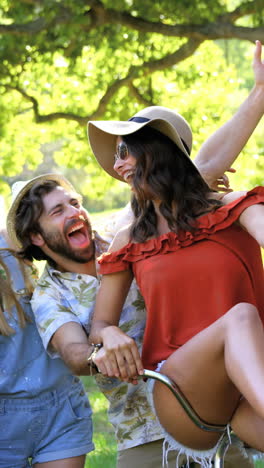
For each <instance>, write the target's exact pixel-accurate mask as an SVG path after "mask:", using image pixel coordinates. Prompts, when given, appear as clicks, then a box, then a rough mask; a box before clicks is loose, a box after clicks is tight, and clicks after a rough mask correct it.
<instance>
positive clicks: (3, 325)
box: [0, 248, 31, 336]
mask: <svg viewBox="0 0 264 468" xmlns="http://www.w3.org/2000/svg"><path fill="white" fill-rule="evenodd" d="M3 251H5V252H11V254H12V255H14V256H15V257H16V258H18V257H17V255H16V253H15V252H14V251H13V250H11V249H8V248H6V249H5V248H0V253H1V252H3ZM18 260H19V259H18ZM19 264H20V267H21V271H22V274H23V276H24V278H25V287H26V288H27V289H28V291H30V292H31V285H30V283H29V279H28V278H27V274H26V271H25V266H24V264H23V262H22V261H19ZM14 306H15V308H16V310H17V317H18V320H19V325H20V327H21V328H23V327H25V325H26V323H27V322H29V321H30V319H29V318H28V317H27V316H26V314H25V312H24V310H23V308H22V306H21V304H20V303H19V301H18V299H17V296H16V293H15V292H14V290H13V289H12V281H11V276H10V271H9V269H8V268H7V266H6V264H5V262H4V261H3V259H2V258H1V255H0V334H2V335H5V336H10V335H12V334H14V333H15V330H14V329H13V328H12V327H11V326H10V325H9V324H8V322H7V319H6V317H5V315H4V312H6V313H8V314H9V316H10V317H12V308H13V307H14Z"/></svg>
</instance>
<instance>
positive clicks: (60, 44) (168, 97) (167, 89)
mask: <svg viewBox="0 0 264 468" xmlns="http://www.w3.org/2000/svg"><path fill="white" fill-rule="evenodd" d="M90 5H92V6H90ZM241 5H243V2H242V1H240V0H216V1H214V2H211V1H210V0H190V1H188V2H182V1H181V0H174V1H171V0H161V1H159V2H153V1H152V0H144V2H142V1H141V0H115V1H113V0H103V1H101V2H100V1H99V0H94V1H93V2H89V1H88V2H87V1H86V0H79V1H78V2H76V1H74V0H63V1H62V0H56V1H54V0H47V1H45V2H42V1H40V0H37V1H35V2H32V1H29V0H19V1H18V0H8V1H7V0H1V2H0V26H1V25H2V29H1V32H0V36H1V37H0V39H1V41H0V95H1V101H0V102H1V104H0V111H1V113H0V136H1V148H0V178H1V179H2V180H3V181H4V182H11V181H13V180H14V178H27V177H30V176H33V175H34V174H35V173H40V172H41V171H42V172H48V171H50V170H57V171H62V172H63V173H64V174H65V175H66V176H67V177H69V178H70V179H71V180H72V182H73V183H74V184H77V189H78V190H79V191H81V192H83V193H84V196H85V203H86V205H87V206H88V208H89V209H90V210H91V211H98V210H102V209H104V208H107V209H110V208H115V207H118V206H120V205H122V204H124V203H125V202H126V201H127V200H128V198H129V190H128V189H127V188H126V186H125V185H124V184H122V183H119V182H117V181H114V180H112V179H111V178H110V177H109V176H107V175H106V174H105V173H104V172H103V171H101V170H100V168H99V167H98V165H97V163H96V161H95V159H94V157H93V155H92V153H91V150H90V148H89V145H88V144H87V133H86V124H87V121H88V120H89V119H124V120H125V119H127V118H128V117H130V116H131V115H133V113H135V112H136V111H138V110H139V109H140V108H142V107H144V106H146V105H153V104H161V105H165V106H169V107H173V108H175V109H177V110H178V111H179V112H181V113H182V114H183V115H184V116H185V117H186V118H187V120H189V121H190V123H191V125H192V128H193V132H194V137H195V138H194V148H193V154H194V155H195V153H196V152H197V151H198V148H199V146H200V145H201V143H202V142H203V141H204V140H205V139H206V138H207V137H208V135H209V134H211V133H212V132H213V131H214V130H215V129H216V128H218V127H219V126H220V125H221V123H223V122H224V121H225V120H226V119H228V118H229V117H230V116H231V115H232V113H233V112H234V111H235V109H237V107H238V105H239V104H240V103H241V101H242V99H243V98H244V97H245V96H246V93H247V92H248V90H249V89H250V88H251V86H252V84H253V82H252V69H251V61H252V50H253V48H252V46H251V44H250V43H249V41H250V42H251V41H252V39H253V36H252V33H253V34H254V33H256V34H260V33H261V29H258V30H256V32H254V31H255V29H254V28H255V26H259V25H261V24H262V22H263V15H262V11H263V1H262V0H256V1H255V2H252V6H251V4H250V3H247V4H246V3H245V4H244V7H243V8H245V5H247V11H246V12H245V13H243V12H242V13H241V14H240V15H238V16H237V17H236V19H235V20H234V19H233V17H232V14H231V13H232V10H234V9H235V8H237V7H239V6H241ZM248 5H249V6H248ZM243 8H241V11H242V10H243ZM221 15H222V16H221ZM223 15H224V18H225V21H224V23H229V24H230V25H232V26H236V24H241V25H242V30H241V31H240V29H239V32H237V34H240V33H241V37H243V39H245V38H246V37H247V36H246V32H244V31H243V26H245V25H246V26H247V27H248V29H247V31H248V40H247V41H246V40H241V39H239V37H238V38H237V39H235V40H231V37H230V35H229V34H228V35H227V36H226V33H225V29H223ZM220 16H221V18H222V19H221V18H220ZM141 19H142V20H144V21H141ZM173 25H178V26H180V27H183V29H179V30H178V29H177V30H173V31H172V29H169V30H167V29H166V28H167V27H171V26H173ZM200 26H202V27H203V29H202V35H201V29H200ZM5 28H6V29H5ZM8 28H9V29H8ZM203 34H205V35H204V36H203ZM206 39H207V40H206ZM215 39H217V40H216V41H215V42H213V40H215ZM196 40H197V41H198V42H197V45H195V47H196V48H195V47H194V48H192V41H196ZM199 43H200V46H199V48H198V45H199ZM189 46H190V51H189ZM262 148H263V142H262V138H261V132H260V133H259V136H258V134H256V138H252V139H251V141H250V143H249V144H248V145H247V147H246V149H245V153H244V154H245V157H242V158H241V159H240V160H239V163H238V165H237V167H238V168H239V170H238V173H237V174H236V176H235V177H234V181H235V183H240V180H241V181H243V179H244V178H245V177H247V183H249V184H253V183H255V182H256V181H261V180H262V177H261V171H262V169H263V163H262V161H263V149H262ZM47 152H48V156H47ZM249 162H250V164H249ZM252 165H253V169H252ZM246 167H250V169H246ZM17 174H19V175H17ZM242 175H243V176H242ZM232 180H233V176H232ZM237 180H238V181H237ZM0 192H2V193H3V192H5V193H6V185H3V184H1V185H0Z"/></svg>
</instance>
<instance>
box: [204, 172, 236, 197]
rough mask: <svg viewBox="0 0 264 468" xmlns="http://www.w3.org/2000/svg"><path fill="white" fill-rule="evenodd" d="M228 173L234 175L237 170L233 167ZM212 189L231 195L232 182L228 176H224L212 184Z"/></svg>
mask: <svg viewBox="0 0 264 468" xmlns="http://www.w3.org/2000/svg"><path fill="white" fill-rule="evenodd" d="M227 172H230V173H232V174H234V173H235V172H236V170H235V169H234V168H233V167H230V169H228V170H227ZM210 188H211V189H213V190H216V191H217V192H224V193H229V192H232V191H233V190H232V188H231V187H230V182H229V178H228V176H227V174H226V173H225V174H223V175H222V176H221V177H219V178H218V179H216V180H215V181H214V182H212V183H211V184H210Z"/></svg>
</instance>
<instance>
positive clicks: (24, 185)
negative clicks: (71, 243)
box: [6, 173, 75, 249]
mask: <svg viewBox="0 0 264 468" xmlns="http://www.w3.org/2000/svg"><path fill="white" fill-rule="evenodd" d="M47 180H54V181H55V182H57V183H58V184H59V185H60V186H61V187H63V188H65V189H66V190H67V191H69V192H75V189H74V187H73V186H72V184H71V183H70V182H69V181H68V180H67V179H66V178H65V177H64V176H63V175H61V174H55V173H49V174H42V175H40V176H37V177H34V178H33V179H30V180H26V181H25V180H19V181H17V182H15V183H14V184H13V185H12V189H11V190H12V201H11V206H10V208H9V211H8V213H7V218H6V229H7V233H8V236H9V238H10V240H11V242H12V243H13V245H14V246H16V247H18V248H19V249H22V244H21V241H20V239H19V233H17V232H16V229H15V226H16V213H17V210H18V207H19V205H20V202H21V200H22V199H23V198H24V197H25V195H26V194H27V193H28V192H29V190H30V189H31V188H32V187H33V186H35V185H40V184H42V183H43V182H46V181H47Z"/></svg>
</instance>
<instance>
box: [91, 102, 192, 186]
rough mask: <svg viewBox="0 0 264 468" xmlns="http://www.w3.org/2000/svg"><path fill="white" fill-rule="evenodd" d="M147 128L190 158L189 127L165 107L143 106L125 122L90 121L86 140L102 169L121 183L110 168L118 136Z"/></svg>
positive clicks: (112, 163) (178, 115) (190, 140)
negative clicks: (160, 134)
mask: <svg viewBox="0 0 264 468" xmlns="http://www.w3.org/2000/svg"><path fill="white" fill-rule="evenodd" d="M147 125H149V126H150V127H152V128H155V129H156V130H159V131H160V132H161V133H163V134H164V135H166V136H167V137H169V138H170V139H171V140H172V141H174V143H175V144H176V145H177V146H178V147H179V148H180V149H181V150H182V152H183V153H184V154H185V155H186V156H187V157H188V159H190V153H191V149H192V130H191V127H190V125H189V124H188V122H187V121H186V120H185V119H184V118H183V117H182V116H181V115H180V114H178V113H177V112H175V111H172V110H171V109H168V108H167V107H162V106H150V107H146V108H145V109H143V110H141V111H139V112H137V114H135V115H134V116H133V117H132V118H131V119H129V120H127V121H114V120H91V121H89V122H88V139H89V142H90V145H91V148H92V150H93V153H94V155H95V157H96V159H97V161H98V162H99V164H100V165H101V166H102V168H103V169H104V170H105V171H106V172H108V174H110V175H111V176H112V177H114V178H115V179H119V180H122V181H123V179H122V178H121V177H119V175H118V174H117V173H116V172H115V171H114V169H113V165H114V154H115V152H116V138H117V136H122V135H131V134H132V133H135V132H137V131H138V130H140V129H141V128H143V127H145V126H147ZM195 167H196V166H195Z"/></svg>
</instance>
